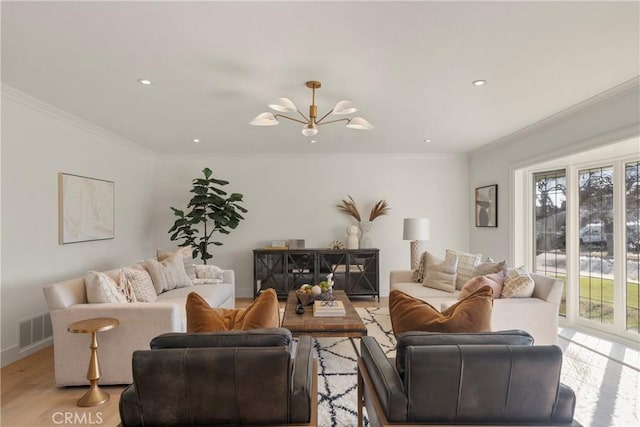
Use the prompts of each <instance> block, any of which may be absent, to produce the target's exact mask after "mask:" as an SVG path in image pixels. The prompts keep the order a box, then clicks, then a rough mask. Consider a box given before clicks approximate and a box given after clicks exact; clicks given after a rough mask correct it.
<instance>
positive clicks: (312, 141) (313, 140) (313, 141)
mask: <svg viewBox="0 0 640 427" xmlns="http://www.w3.org/2000/svg"><path fill="white" fill-rule="evenodd" d="M309 142H310V143H312V144H315V143H316V142H318V141H316V140H315V139H312V140H311V141H309Z"/></svg>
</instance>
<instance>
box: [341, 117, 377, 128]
mask: <svg viewBox="0 0 640 427" xmlns="http://www.w3.org/2000/svg"><path fill="white" fill-rule="evenodd" d="M346 127H348V128H349V129H358V130H369V129H373V125H372V124H371V123H369V122H368V121H366V120H365V119H363V118H362V117H354V118H352V119H350V120H349V122H348V123H347V126H346Z"/></svg>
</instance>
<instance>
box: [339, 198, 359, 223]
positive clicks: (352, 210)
mask: <svg viewBox="0 0 640 427" xmlns="http://www.w3.org/2000/svg"><path fill="white" fill-rule="evenodd" d="M336 207H337V208H338V209H339V210H340V212H342V213H345V214H347V215H349V216H352V217H353V218H355V220H356V221H358V222H360V221H361V219H360V212H359V211H358V208H357V206H356V202H355V201H354V200H353V198H352V197H351V196H349V200H345V199H342V202H340V204H337V205H336Z"/></svg>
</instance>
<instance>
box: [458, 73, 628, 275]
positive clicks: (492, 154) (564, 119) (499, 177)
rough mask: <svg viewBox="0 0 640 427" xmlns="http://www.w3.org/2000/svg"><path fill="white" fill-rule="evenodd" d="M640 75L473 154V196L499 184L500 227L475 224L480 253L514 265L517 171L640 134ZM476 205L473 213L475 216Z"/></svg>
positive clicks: (473, 230)
mask: <svg viewBox="0 0 640 427" xmlns="http://www.w3.org/2000/svg"><path fill="white" fill-rule="evenodd" d="M638 82H639V80H638V79H637V78H636V79H634V80H631V81H629V82H626V83H625V84H622V85H620V86H618V87H616V88H613V89H611V90H610V91H608V92H605V93H603V94H601V95H599V96H596V97H594V98H591V99H589V100H587V101H585V102H583V103H581V104H578V105H576V106H575V107H572V108H570V109H568V110H566V111H564V112H562V113H559V114H557V115H556V116H553V117H551V118H549V119H545V120H544V121H541V122H539V123H536V124H534V125H532V126H530V127H529V128H526V129H524V130H522V131H519V132H517V133H515V134H513V135H510V136H507V137H505V138H503V139H502V140H500V141H497V142H496V143H493V144H490V145H487V146H484V147H482V148H480V149H478V150H476V151H474V152H472V153H470V156H469V183H470V185H469V189H468V197H469V199H470V200H472V198H473V197H474V196H473V194H474V189H475V188H476V187H481V186H484V185H491V184H498V228H476V227H472V228H471V234H470V246H471V250H472V251H473V252H476V253H482V254H484V255H485V256H491V257H493V258H499V259H507V261H508V262H509V263H510V264H513V261H514V260H513V257H514V247H513V245H514V243H513V242H514V232H513V227H514V217H513V203H514V200H519V199H514V192H515V191H516V190H517V189H514V188H513V179H514V171H515V170H516V169H518V168H523V167H527V166H530V165H534V164H537V163H541V162H544V161H548V160H550V159H554V158H558V157H564V156H567V155H570V154H575V153H579V152H582V151H586V150H590V149H593V148H596V147H601V146H604V145H608V144H611V143H615V142H619V141H621V140H624V139H627V138H631V137H634V136H637V135H639V134H640V90H639V83H638ZM473 212H474V206H473V205H471V206H470V209H469V212H468V218H469V221H472V220H473Z"/></svg>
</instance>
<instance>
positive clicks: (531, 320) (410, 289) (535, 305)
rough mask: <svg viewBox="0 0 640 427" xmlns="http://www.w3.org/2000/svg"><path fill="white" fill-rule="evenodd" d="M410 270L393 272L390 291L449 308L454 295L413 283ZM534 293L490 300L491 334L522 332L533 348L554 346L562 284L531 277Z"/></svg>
mask: <svg viewBox="0 0 640 427" xmlns="http://www.w3.org/2000/svg"><path fill="white" fill-rule="evenodd" d="M412 275H413V272H412V271H411V270H394V271H392V272H391V277H390V279H389V283H390V288H391V290H394V289H397V290H400V291H402V292H405V293H407V294H409V295H411V296H413V297H416V298H419V299H421V300H424V301H427V302H428V303H429V304H431V305H432V306H434V307H435V308H437V309H440V310H442V309H443V308H446V307H449V306H451V305H452V304H453V303H454V302H455V301H456V299H457V298H458V294H459V293H460V291H459V290H456V291H455V292H454V293H449V292H445V291H441V290H438V289H432V288H427V287H425V286H423V285H422V283H415V282H413V281H412ZM531 277H532V278H533V281H534V282H535V289H534V291H533V296H532V297H531V298H498V299H495V300H493V311H492V313H491V328H492V330H494V331H501V330H507V329H522V330H524V331H527V332H528V333H530V334H531V335H532V336H533V338H534V339H535V344H538V345H548V344H556V340H557V336H558V311H559V309H560V300H561V298H562V289H563V287H564V283H563V282H561V281H560V280H557V279H554V278H551V277H547V276H540V275H538V274H531Z"/></svg>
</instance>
